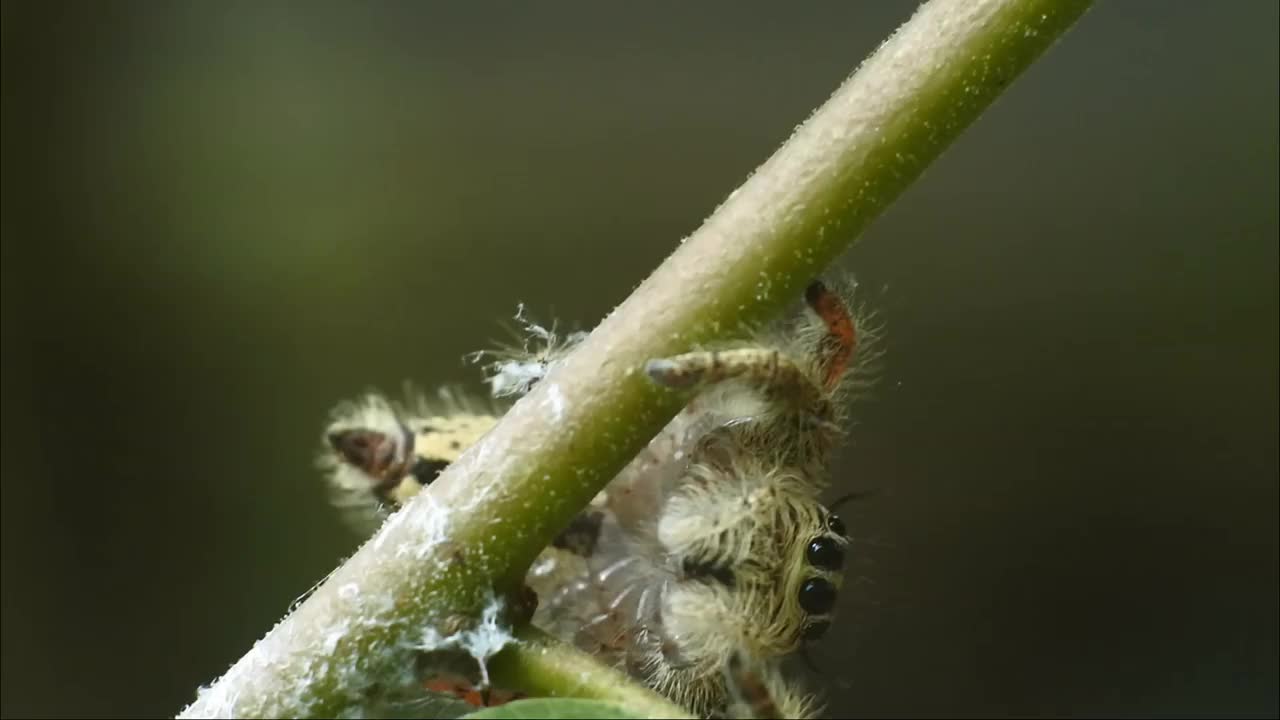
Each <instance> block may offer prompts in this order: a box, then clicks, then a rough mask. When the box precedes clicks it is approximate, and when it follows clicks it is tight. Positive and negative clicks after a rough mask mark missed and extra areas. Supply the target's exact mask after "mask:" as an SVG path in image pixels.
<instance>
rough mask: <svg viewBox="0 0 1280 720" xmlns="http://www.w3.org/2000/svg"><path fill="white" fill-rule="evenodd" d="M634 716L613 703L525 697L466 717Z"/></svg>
mask: <svg viewBox="0 0 1280 720" xmlns="http://www.w3.org/2000/svg"><path fill="white" fill-rule="evenodd" d="M641 717H643V716H642V715H634V714H632V713H630V712H627V711H626V710H624V709H623V708H621V707H619V706H617V705H614V704H612V703H607V702H601V701H599V700H582V699H579V698H526V699H524V700H515V701H513V702H509V703H506V704H505V705H499V706H497V707H491V708H485V709H483V710H478V711H476V712H473V713H471V714H470V715H467V716H466V718H468V719H470V718H476V720H481V719H486V720H516V718H530V719H532V720H592V719H594V718H599V719H600V720H635V719H636V718H641Z"/></svg>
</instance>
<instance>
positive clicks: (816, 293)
mask: <svg viewBox="0 0 1280 720" xmlns="http://www.w3.org/2000/svg"><path fill="white" fill-rule="evenodd" d="M804 299H805V302H807V303H809V307H811V308H813V311H814V312H815V313H817V314H818V317H820V318H822V321H823V322H825V323H826V324H827V337H828V338H829V339H830V344H831V350H830V353H831V354H830V355H829V356H828V357H827V358H826V367H827V376H826V378H824V380H825V382H826V385H827V388H828V389H831V388H834V387H835V386H836V385H837V384H838V383H839V382H840V378H841V376H843V375H844V371H845V370H847V369H848V367H849V360H850V359H851V358H852V357H853V352H854V350H856V349H857V347H858V332H857V329H856V328H855V327H854V324H853V316H852V315H850V314H849V308H847V307H845V305H844V302H843V301H842V300H841V299H840V296H839V295H837V294H835V293H833V292H831V290H829V289H828V288H827V286H826V285H823V284H822V281H821V280H814V281H813V282H812V283H810V284H809V287H808V288H806V289H805V291H804Z"/></svg>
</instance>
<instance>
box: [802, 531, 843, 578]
mask: <svg viewBox="0 0 1280 720" xmlns="http://www.w3.org/2000/svg"><path fill="white" fill-rule="evenodd" d="M805 557H806V558H807V559H808V560H809V564H810V565H812V566H814V567H816V568H822V569H823V570H831V571H836V570H839V569H840V568H842V567H844V550H841V549H840V546H839V545H838V544H836V541H835V540H832V539H831V538H829V537H817V538H814V539H813V540H810V541H809V547H808V548H807V549H806V550H805Z"/></svg>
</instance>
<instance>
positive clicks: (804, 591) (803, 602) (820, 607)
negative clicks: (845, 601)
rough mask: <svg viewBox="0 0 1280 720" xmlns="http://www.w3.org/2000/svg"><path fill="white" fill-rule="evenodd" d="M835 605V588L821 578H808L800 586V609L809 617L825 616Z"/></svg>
mask: <svg viewBox="0 0 1280 720" xmlns="http://www.w3.org/2000/svg"><path fill="white" fill-rule="evenodd" d="M835 604H836V588H835V586H834V585H832V584H831V583H829V582H827V581H826V580H823V579H822V578H809V579H808V580H805V581H804V584H803V585H801V586H800V607H801V609H803V610H804V611H805V612H807V613H809V614H811V615H825V614H826V613H828V612H830V611H831V608H832V607H835Z"/></svg>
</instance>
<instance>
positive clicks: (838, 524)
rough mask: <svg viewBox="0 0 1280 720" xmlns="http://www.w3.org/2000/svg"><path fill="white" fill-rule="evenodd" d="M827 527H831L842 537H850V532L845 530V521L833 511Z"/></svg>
mask: <svg viewBox="0 0 1280 720" xmlns="http://www.w3.org/2000/svg"><path fill="white" fill-rule="evenodd" d="M827 527H828V528H830V529H831V532H833V533H835V534H837V535H839V536H840V537H842V538H847V537H849V534H848V533H846V532H845V527H844V521H843V520H841V519H840V516H839V515H836V514H835V513H832V514H831V517H829V518H827Z"/></svg>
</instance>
